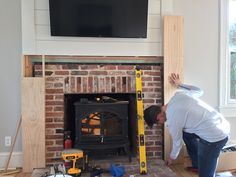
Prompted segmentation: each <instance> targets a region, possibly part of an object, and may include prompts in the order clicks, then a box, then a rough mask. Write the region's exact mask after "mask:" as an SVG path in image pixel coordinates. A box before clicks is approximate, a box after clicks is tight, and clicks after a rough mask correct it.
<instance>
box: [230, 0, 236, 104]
mask: <svg viewBox="0 0 236 177" xmlns="http://www.w3.org/2000/svg"><path fill="white" fill-rule="evenodd" d="M235 9H236V0H230V1H229V16H228V17H229V33H228V35H229V36H228V37H229V43H228V46H229V59H230V99H232V100H236V10H235Z"/></svg>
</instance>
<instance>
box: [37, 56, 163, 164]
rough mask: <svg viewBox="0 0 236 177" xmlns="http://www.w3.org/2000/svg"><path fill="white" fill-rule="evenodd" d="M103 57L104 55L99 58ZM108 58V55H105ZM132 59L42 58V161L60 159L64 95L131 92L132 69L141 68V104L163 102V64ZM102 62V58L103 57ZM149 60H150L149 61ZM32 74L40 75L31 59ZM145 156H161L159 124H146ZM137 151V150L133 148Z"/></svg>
mask: <svg viewBox="0 0 236 177" xmlns="http://www.w3.org/2000/svg"><path fill="white" fill-rule="evenodd" d="M103 59H104V58H103ZM105 59H106V60H109V61H111V60H112V58H109V57H105ZM136 59H137V58H136V57H134V58H133V61H134V62H129V61H127V60H124V61H123V62H99V60H96V61H95V60H94V62H86V61H83V62H81V61H79V62H76V61H74V62H65V61H63V62H61V61H56V60H55V61H53V62H52V61H46V63H45V81H46V82H45V84H46V96H45V97H46V108H45V110H46V133H45V134H46V137H45V139H46V164H47V165H50V164H53V163H55V162H57V161H60V160H61V150H63V141H64V136H63V133H62V132H61V131H60V130H64V129H65V127H66V126H65V124H66V123H65V118H66V117H67V116H66V114H65V98H66V95H77V94H91V93H92V94H109V95H113V94H117V95H119V94H131V95H132V94H135V68H136V66H140V67H141V69H142V74H143V75H142V81H143V83H142V84H143V94H144V107H145V108H146V107H148V106H150V105H153V104H159V105H161V104H162V103H163V82H162V81H163V64H162V61H155V60H156V57H153V58H152V57H149V58H148V60H147V61H145V60H142V61H141V62H140V61H139V62H137V61H136ZM103 61H104V60H103ZM150 61H151V62H150ZM33 76H34V77H41V76H42V64H41V63H40V62H37V61H34V62H33ZM145 134H146V150H147V157H149V158H151V157H157V158H160V159H162V158H163V127H162V126H160V125H158V126H154V127H153V128H152V129H150V128H148V127H146V128H145ZM137 151H138V150H137Z"/></svg>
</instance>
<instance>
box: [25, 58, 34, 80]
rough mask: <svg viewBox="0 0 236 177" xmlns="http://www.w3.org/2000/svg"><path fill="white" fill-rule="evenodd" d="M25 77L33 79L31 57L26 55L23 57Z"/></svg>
mask: <svg viewBox="0 0 236 177" xmlns="http://www.w3.org/2000/svg"><path fill="white" fill-rule="evenodd" d="M23 60H24V61H23V63H24V64H23V76H24V77H32V76H33V65H32V62H31V59H30V58H29V56H27V55H25V56H24V57H23Z"/></svg>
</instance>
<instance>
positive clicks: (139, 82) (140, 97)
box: [135, 67, 147, 174]
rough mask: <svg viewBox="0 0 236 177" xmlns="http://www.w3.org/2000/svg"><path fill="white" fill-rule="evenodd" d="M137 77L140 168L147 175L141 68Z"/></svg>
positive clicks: (137, 71)
mask: <svg viewBox="0 0 236 177" xmlns="http://www.w3.org/2000/svg"><path fill="white" fill-rule="evenodd" d="M135 76H136V100H137V118H138V140H139V166H140V174H147V162H146V161H147V160H146V145H145V135H144V129H145V127H144V111H143V93H142V71H141V69H140V68H139V67H136V70H135Z"/></svg>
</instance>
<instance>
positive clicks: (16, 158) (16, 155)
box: [0, 152, 23, 169]
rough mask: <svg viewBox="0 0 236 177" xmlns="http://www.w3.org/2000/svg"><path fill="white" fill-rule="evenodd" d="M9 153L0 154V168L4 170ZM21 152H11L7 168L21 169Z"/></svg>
mask: <svg viewBox="0 0 236 177" xmlns="http://www.w3.org/2000/svg"><path fill="white" fill-rule="evenodd" d="M8 157H9V152H1V153H0V168H3V169H5V167H6V163H7V159H8ZM22 157H23V155H22V152H13V153H12V156H11V160H10V163H9V168H15V167H22Z"/></svg>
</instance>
